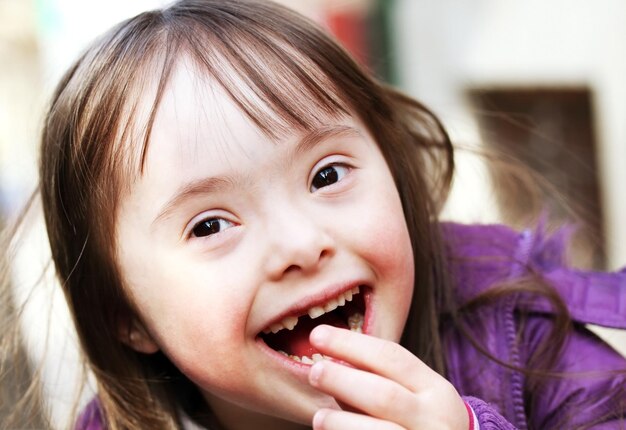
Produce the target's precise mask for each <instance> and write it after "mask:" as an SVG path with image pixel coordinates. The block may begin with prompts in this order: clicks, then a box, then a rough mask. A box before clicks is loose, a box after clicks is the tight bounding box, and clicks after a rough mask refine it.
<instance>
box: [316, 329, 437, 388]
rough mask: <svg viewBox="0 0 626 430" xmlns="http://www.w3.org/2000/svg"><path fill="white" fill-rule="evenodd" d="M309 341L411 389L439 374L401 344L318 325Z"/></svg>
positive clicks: (322, 349)
mask: <svg viewBox="0 0 626 430" xmlns="http://www.w3.org/2000/svg"><path fill="white" fill-rule="evenodd" d="M310 342H311V344H312V345H313V346H314V347H315V348H316V349H318V350H319V351H320V352H321V353H322V354H324V355H328V356H331V357H333V358H337V359H339V360H342V361H345V362H347V363H350V364H352V365H353V366H355V367H357V368H360V369H364V370H368V371H370V372H373V373H376V374H378V375H381V376H383V377H385V378H389V379H391V380H393V381H396V382H398V383H400V384H402V385H403V386H404V387H406V388H407V389H409V390H411V391H414V392H417V390H418V389H419V388H420V387H427V386H428V385H429V384H430V383H431V382H432V379H433V378H436V377H438V376H439V375H437V374H436V373H435V372H434V371H433V370H432V369H430V368H429V367H428V366H427V365H426V364H424V363H423V362H422V361H421V360H420V359H419V358H417V357H416V356H414V355H413V354H412V353H411V352H409V351H408V350H406V349H405V348H403V347H402V346H400V345H398V344H397V343H395V342H391V341H388V340H384V339H379V338H376V337H373V336H367V335H363V334H359V333H355V332H352V331H350V330H343V329H339V328H336V327H332V326H328V325H321V326H318V327H316V328H315V329H314V330H313V331H312V332H311V335H310Z"/></svg>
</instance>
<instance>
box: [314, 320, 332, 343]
mask: <svg viewBox="0 0 626 430" xmlns="http://www.w3.org/2000/svg"><path fill="white" fill-rule="evenodd" d="M328 336H330V333H329V330H328V327H324V326H323V325H321V326H317V327H315V328H314V329H313V331H311V334H310V335H309V342H311V343H312V344H314V345H323V344H325V343H326V340H327V339H328Z"/></svg>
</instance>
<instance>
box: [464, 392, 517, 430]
mask: <svg viewBox="0 0 626 430" xmlns="http://www.w3.org/2000/svg"><path fill="white" fill-rule="evenodd" d="M463 400H465V401H466V402H467V403H468V404H469V405H470V407H471V408H472V410H473V411H474V413H475V414H476V418H478V424H479V425H480V430H515V427H514V426H513V424H511V423H510V422H508V421H507V420H506V418H504V417H503V416H502V415H500V414H499V413H498V411H496V409H495V408H494V407H493V406H491V405H489V404H488V403H487V402H485V401H483V400H481V399H478V398H476V397H471V396H464V397H463Z"/></svg>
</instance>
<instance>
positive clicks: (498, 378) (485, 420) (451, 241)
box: [443, 224, 626, 430]
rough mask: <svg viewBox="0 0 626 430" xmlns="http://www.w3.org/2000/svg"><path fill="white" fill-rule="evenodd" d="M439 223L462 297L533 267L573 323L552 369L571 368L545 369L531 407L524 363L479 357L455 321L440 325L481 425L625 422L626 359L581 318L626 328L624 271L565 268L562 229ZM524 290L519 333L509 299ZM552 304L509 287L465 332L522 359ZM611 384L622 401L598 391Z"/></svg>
mask: <svg viewBox="0 0 626 430" xmlns="http://www.w3.org/2000/svg"><path fill="white" fill-rule="evenodd" d="M443 228H444V237H445V239H446V241H447V243H448V248H449V250H450V251H449V252H450V255H451V258H450V262H451V269H452V271H453V274H454V278H455V279H456V282H457V285H458V291H457V300H459V302H460V303H464V302H467V301H468V300H470V299H471V298H473V297H475V296H477V295H478V294H480V293H481V292H483V291H485V290H486V289H487V288H489V287H490V286H492V285H494V284H495V283H497V282H502V281H506V280H509V279H515V278H517V277H520V276H522V275H524V274H527V273H528V271H532V272H533V273H536V274H538V275H539V276H541V277H542V278H543V279H544V280H545V281H546V282H547V283H548V284H549V285H551V286H552V287H554V288H555V289H556V290H557V291H558V292H559V293H560V295H561V296H562V298H563V299H564V301H565V303H566V305H567V307H568V309H569V312H570V314H571V317H572V320H573V321H574V325H575V333H574V334H573V335H572V336H570V337H568V339H567V341H566V344H565V346H564V351H563V354H562V356H561V358H560V359H559V361H558V363H557V369H556V370H559V371H565V372H578V374H577V375H576V376H574V377H571V378H564V379H550V381H549V382H547V383H546V384H545V385H544V386H542V388H541V389H540V390H537V391H536V392H535V393H534V394H533V396H534V402H533V405H534V406H533V408H532V411H530V408H529V404H528V399H526V398H525V393H524V387H525V377H524V375H523V374H522V373H520V372H516V371H513V370H509V369H507V368H505V367H503V366H500V365H498V364H497V363H495V362H494V361H492V360H487V359H485V358H484V356H483V355H482V354H481V353H480V352H478V351H477V350H476V348H474V347H473V346H472V344H471V343H470V342H469V341H468V340H467V339H466V338H465V337H463V336H462V335H460V334H459V333H458V331H453V330H452V329H450V330H444V333H443V335H444V345H445V348H446V351H447V364H448V377H449V379H450V381H451V382H452V383H453V385H454V386H455V387H456V388H457V390H458V391H459V393H461V394H462V395H463V396H472V397H468V398H467V400H468V401H469V403H470V405H472V407H473V408H474V410H475V411H476V413H477V415H478V420H479V422H480V425H481V430H487V429H502V428H504V429H508V428H519V429H526V428H533V429H555V428H568V429H569V428H581V427H582V428H587V426H590V427H592V428H594V429H609V428H610V429H624V428H626V411H624V409H623V408H624V407H626V372H625V371H626V360H625V359H624V358H623V357H622V356H621V355H620V354H618V353H617V352H615V351H614V350H613V349H612V348H610V347H609V346H608V345H606V344H605V343H604V342H602V341H601V340H599V339H598V338H597V337H596V336H595V335H593V334H592V333H591V332H589V331H588V330H587V329H586V328H584V326H583V324H585V323H591V324H596V325H601V326H606V327H613V328H622V329H624V328H626V271H624V270H622V271H621V272H619V273H612V274H607V273H593V272H581V271H576V270H572V269H568V268H566V266H565V264H564V261H563V259H564V256H563V254H564V252H563V249H564V247H563V244H564V242H565V239H566V237H567V230H561V231H560V232H558V233H556V234H555V235H554V236H552V237H551V238H548V237H546V236H545V234H544V233H543V231H542V229H538V230H537V231H534V232H532V231H525V232H523V233H517V232H515V231H513V230H510V229H509V228H507V227H504V226H499V225H493V226H463V225H459V224H444V226H443ZM522 299H525V300H524V306H525V309H530V311H531V314H530V316H529V317H528V319H527V321H526V324H525V326H524V327H525V328H524V330H523V331H522V332H521V333H518V328H519V318H518V313H516V309H518V307H519V303H522ZM551 313H552V311H551V307H550V305H549V302H548V301H547V300H539V299H535V300H533V301H529V300H528V298H527V297H520V296H519V295H518V296H515V295H512V296H510V297H507V298H505V299H504V300H501V301H499V302H497V303H495V304H493V305H490V306H486V307H484V308H481V309H480V310H479V311H478V315H476V320H475V321H476V324H475V326H476V327H473V328H472V332H473V333H472V334H473V335H474V336H476V337H477V338H478V339H479V340H480V342H481V344H482V345H485V346H486V347H487V348H488V350H489V352H490V353H491V354H493V355H494V356H496V357H498V358H499V359H501V360H503V361H506V362H507V363H511V364H513V365H518V366H519V365H522V366H523V365H524V364H525V363H526V362H527V359H528V356H529V354H530V352H531V351H534V350H535V348H536V347H537V344H538V343H539V342H540V341H541V340H542V339H545V337H546V336H548V335H549V331H550V314H551ZM611 370H621V373H620V374H614V375H607V372H605V371H611ZM589 371H600V372H595V373H593V374H590V373H589ZM582 372H587V373H586V374H583V373H582ZM611 390H619V392H620V394H619V396H618V398H619V399H620V400H621V407H618V405H616V404H615V398H613V401H612V402H611V400H610V399H608V398H607V396H606V395H605V393H608V392H610V391H611ZM478 399H481V400H478ZM578 402H586V403H585V408H584V409H583V408H576V407H575V406H574V405H576V404H577V403H578ZM611 415H612V416H613V418H611ZM563 420H567V421H566V422H567V425H564V424H563ZM600 421H601V422H600Z"/></svg>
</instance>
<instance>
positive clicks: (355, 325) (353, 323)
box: [348, 312, 364, 333]
mask: <svg viewBox="0 0 626 430" xmlns="http://www.w3.org/2000/svg"><path fill="white" fill-rule="evenodd" d="M363 319H364V318H363V314H361V313H359V312H355V313H353V314H352V315H350V318H348V327H350V330H351V331H355V332H357V333H363Z"/></svg>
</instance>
